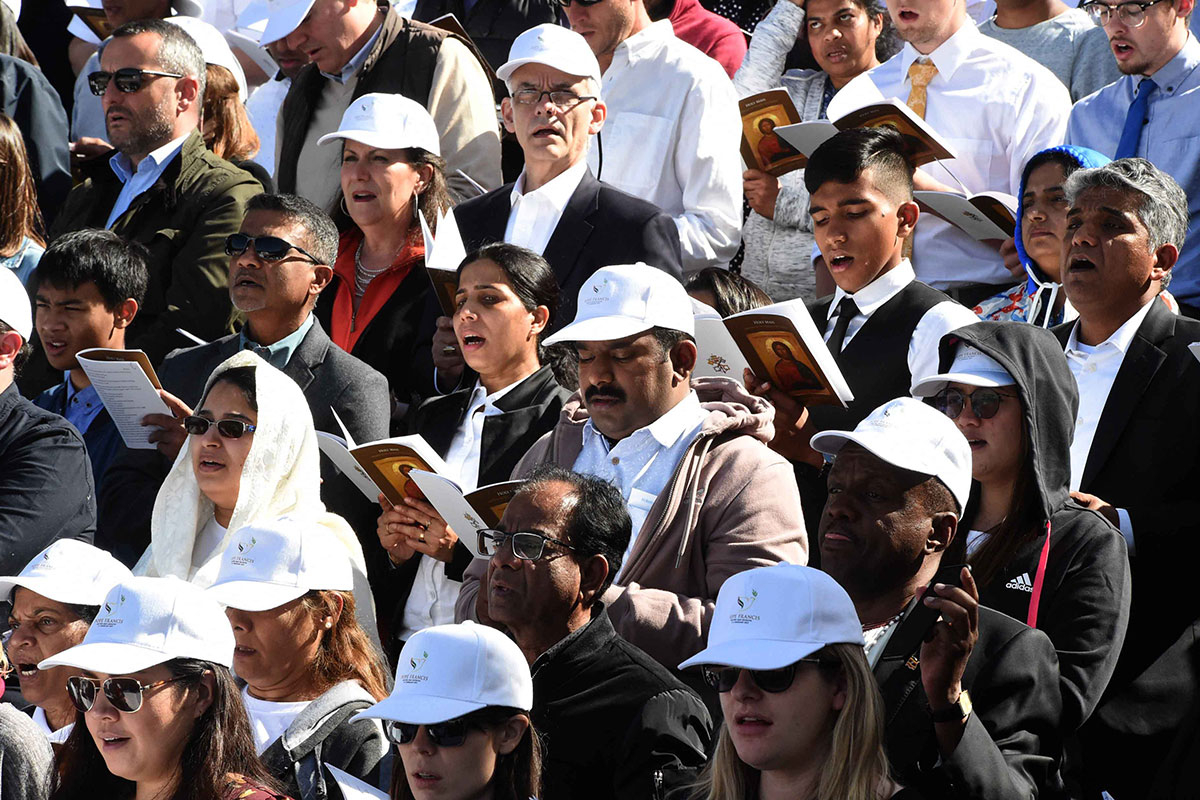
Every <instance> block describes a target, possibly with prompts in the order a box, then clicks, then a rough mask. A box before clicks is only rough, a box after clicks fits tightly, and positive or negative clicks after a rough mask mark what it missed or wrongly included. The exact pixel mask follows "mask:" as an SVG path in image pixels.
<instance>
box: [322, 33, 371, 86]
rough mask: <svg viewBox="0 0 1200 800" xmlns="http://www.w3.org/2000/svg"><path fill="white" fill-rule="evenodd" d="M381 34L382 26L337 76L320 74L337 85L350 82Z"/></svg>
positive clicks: (325, 73)
mask: <svg viewBox="0 0 1200 800" xmlns="http://www.w3.org/2000/svg"><path fill="white" fill-rule="evenodd" d="M382 34H383V25H380V26H379V27H378V28H376V29H375V33H373V34H371V38H370V39H368V40H367V43H366V44H364V45H363V46H362V49H361V50H359V51H358V52H357V53H355V54H354V58H352V59H350V60H349V61H347V62H346V65H345V66H344V67H342V69H341V70H340V71H339V72H338V74H337V75H331V74H329V73H328V72H322V73H321V74H322V75H324V76H325V77H326V78H328V79H329V80H331V81H337V82H338V83H345V82H346V81H348V80H350V79H351V78H353V77H354V76H355V75H356V74H357V73H358V70H359V68H361V67H362V65H363V64H365V63H366V61H367V56H368V55H369V54H370V52H371V48H372V47H374V46H375V42H377V41H378V40H379V37H380V36H381V35H382Z"/></svg>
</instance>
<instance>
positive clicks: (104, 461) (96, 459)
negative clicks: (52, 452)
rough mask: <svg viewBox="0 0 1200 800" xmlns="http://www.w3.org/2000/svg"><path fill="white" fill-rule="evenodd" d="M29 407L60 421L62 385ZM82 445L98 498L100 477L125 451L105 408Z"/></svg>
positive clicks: (63, 400) (63, 401)
mask: <svg viewBox="0 0 1200 800" xmlns="http://www.w3.org/2000/svg"><path fill="white" fill-rule="evenodd" d="M33 404H34V405H35V406H37V407H38V408H44V409H46V410H47V411H50V412H52V413H54V414H58V415H59V416H60V417H66V415H67V414H66V411H67V390H66V384H65V383H60V384H58V385H57V386H53V387H51V388H49V389H47V390H46V391H44V392H42V393H41V394H40V395H38V396H37V397H36V398H34V400H33ZM83 443H84V445H86V446H87V454H88V460H89V461H91V463H92V477H93V478H94V479H95V481H96V495H97V496H99V495H100V487H102V486H103V485H104V473H105V472H107V471H108V468H109V466H111V465H112V463H113V461H115V460H116V459H117V458H118V457H119V456H120V455H121V454H122V453H124V452H125V451H126V447H125V440H124V439H122V438H121V432H120V431H119V430H117V425H116V423H115V422H113V420H112V417H111V416H109V413H108V409H107V408H103V407H101V409H100V413H99V414H97V415H96V417H95V418H94V419H93V420H92V423H91V424H90V425H88V429H87V430H86V431H84V432H83ZM95 544H96V546H97V547H102V548H105V549H107V547H108V544H107V543H106V542H104V541H102V540H100V539H97V541H96V542H95Z"/></svg>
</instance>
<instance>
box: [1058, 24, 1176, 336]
mask: <svg viewBox="0 0 1200 800" xmlns="http://www.w3.org/2000/svg"><path fill="white" fill-rule="evenodd" d="M1080 7H1081V8H1083V9H1084V10H1085V11H1087V12H1089V13H1090V14H1091V15H1092V17H1093V18H1094V19H1095V20H1096V21H1097V22H1098V23H1099V24H1100V25H1101V26H1102V27H1103V29H1104V32H1105V33H1107V34H1108V40H1109V45H1110V46H1111V47H1112V52H1113V55H1114V56H1116V59H1117V66H1118V67H1119V68H1120V70H1121V72H1123V73H1124V75H1123V76H1122V77H1121V79H1120V80H1118V81H1117V82H1116V83H1112V84H1109V85H1108V86H1106V87H1104V88H1103V89H1101V90H1100V91H1098V92H1096V93H1095V94H1093V95H1091V96H1089V97H1085V98H1084V99H1082V100H1080V101H1079V102H1078V103H1076V104H1075V107H1074V108H1073V109H1071V118H1070V120H1069V122H1068V124H1067V143H1068V144H1079V145H1083V146H1085V147H1090V148H1092V149H1093V150H1098V151H1100V152H1101V153H1104V154H1105V155H1106V156H1110V157H1112V158H1129V157H1131V156H1138V157H1140V158H1144V159H1146V160H1147V161H1149V162H1151V163H1152V164H1154V165H1155V166H1157V167H1158V168H1159V169H1162V170H1166V171H1167V172H1168V173H1169V174H1170V175H1171V177H1172V178H1174V179H1175V181H1176V182H1177V183H1178V184H1179V185H1180V186H1182V187H1183V190H1184V191H1185V192H1187V195H1188V239H1189V246H1188V247H1185V248H1183V249H1181V251H1180V253H1179V261H1178V262H1177V263H1176V264H1175V266H1174V268H1173V269H1172V271H1171V274H1172V275H1173V276H1174V277H1173V278H1172V281H1171V294H1173V295H1174V296H1175V299H1176V300H1178V301H1179V306H1180V310H1181V311H1182V313H1184V314H1186V315H1187V316H1189V317H1192V318H1193V319H1196V318H1200V246H1197V240H1200V128H1198V127H1197V125H1196V122H1197V120H1200V113H1198V111H1197V109H1200V42H1197V41H1196V35H1195V34H1194V33H1190V32H1189V31H1188V21H1189V19H1190V18H1191V17H1194V16H1195V10H1196V3H1195V0H1160V2H1157V3H1154V4H1151V5H1147V6H1145V7H1144V8H1140V9H1139V8H1138V6H1137V4H1131V3H1125V4H1122V5H1110V4H1108V3H1102V2H1099V0H1092V1H1091V2H1086V3H1083V4H1082V5H1081V6H1080ZM1122 120H1124V122H1123V124H1122V122H1121V121H1122Z"/></svg>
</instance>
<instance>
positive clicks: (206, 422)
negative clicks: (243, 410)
mask: <svg viewBox="0 0 1200 800" xmlns="http://www.w3.org/2000/svg"><path fill="white" fill-rule="evenodd" d="M210 425H216V426H217V433H219V434H221V437H222V438H224V439H240V438H242V437H243V436H245V435H246V433H247V432H250V433H254V432H255V431H256V430H258V426H257V425H251V424H250V423H249V422H242V421H241V420H240V419H220V420H211V419H207V418H206V417H197V416H195V415H193V416H190V417H184V418H183V429H184V430H185V431H187V432H188V433H190V434H191V435H192V436H203V435H204V434H205V433H207V432H208V427H209V426H210Z"/></svg>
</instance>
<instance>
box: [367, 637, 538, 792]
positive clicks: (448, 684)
mask: <svg viewBox="0 0 1200 800" xmlns="http://www.w3.org/2000/svg"><path fill="white" fill-rule="evenodd" d="M532 708H533V679H532V678H531V677H530V674H529V664H528V663H527V662H526V661H525V657H524V656H523V655H522V654H521V650H520V648H518V647H517V645H516V644H514V643H513V641H512V640H511V639H509V638H508V637H507V636H505V635H504V634H502V633H500V631H497V630H495V629H494V628H489V627H487V626H484V625H476V624H474V623H472V622H464V623H462V624H461V625H438V626H435V627H432V628H426V629H425V630H423V631H420V632H419V633H416V634H414V635H413V637H412V638H411V639H409V640H408V642H407V643H406V644H405V645H404V650H403V651H402V652H401V653H400V665H399V667H398V668H397V670H396V685H395V688H394V689H392V693H391V695H390V696H388V697H387V699H385V700H383V701H382V702H380V703H377V704H376V705H375V706H373V707H371V708H369V709H368V710H366V711H365V712H363V713H362V714H361V715H360V716H362V717H368V718H377V719H381V720H383V727H384V731H385V732H386V734H387V737H388V739H390V740H391V741H392V743H393V744H395V745H396V749H397V751H398V753H399V756H400V757H399V758H398V759H397V760H396V763H395V764H394V766H393V768H392V786H391V793H390V796H391V798H392V800H477V799H478V798H488V799H489V800H531V798H536V797H537V796H538V791H539V789H540V782H541V781H540V778H541V751H540V748H539V745H538V738H537V734H536V733H535V732H534V730H533V726H532V724H531V723H530V719H529V711H530V709H532Z"/></svg>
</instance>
